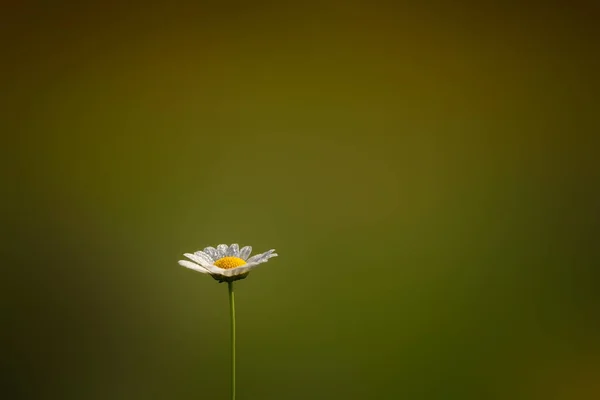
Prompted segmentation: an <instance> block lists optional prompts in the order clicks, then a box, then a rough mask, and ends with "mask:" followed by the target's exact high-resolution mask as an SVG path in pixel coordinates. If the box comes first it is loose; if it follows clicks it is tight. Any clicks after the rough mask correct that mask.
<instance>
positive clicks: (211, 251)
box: [204, 247, 219, 262]
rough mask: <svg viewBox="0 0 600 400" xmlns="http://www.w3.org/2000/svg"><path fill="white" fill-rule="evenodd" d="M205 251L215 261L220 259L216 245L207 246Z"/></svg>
mask: <svg viewBox="0 0 600 400" xmlns="http://www.w3.org/2000/svg"><path fill="white" fill-rule="evenodd" d="M204 252H205V253H206V254H208V255H209V256H210V258H212V260H213V262H214V261H217V260H218V259H219V252H218V251H217V249H215V248H214V247H205V248H204Z"/></svg>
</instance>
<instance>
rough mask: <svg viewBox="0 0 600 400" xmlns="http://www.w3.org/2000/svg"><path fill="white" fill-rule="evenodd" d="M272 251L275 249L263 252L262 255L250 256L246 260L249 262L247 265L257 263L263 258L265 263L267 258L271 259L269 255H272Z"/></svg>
mask: <svg viewBox="0 0 600 400" xmlns="http://www.w3.org/2000/svg"><path fill="white" fill-rule="evenodd" d="M274 251H275V249H271V250H269V251H265V252H264V253H261V254H256V255H254V256H252V257H250V258H249V259H248V262H249V263H251V262H255V261H259V260H262V259H263V258H264V259H265V261H266V260H268V259H269V258H271V257H272V255H271V254H272V253H273V252H274ZM261 262H264V261H261Z"/></svg>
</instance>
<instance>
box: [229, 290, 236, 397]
mask: <svg viewBox="0 0 600 400" xmlns="http://www.w3.org/2000/svg"><path fill="white" fill-rule="evenodd" d="M227 284H228V286H229V313H230V316H231V400H235V298H234V296H233V282H227Z"/></svg>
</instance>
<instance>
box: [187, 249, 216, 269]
mask: <svg viewBox="0 0 600 400" xmlns="http://www.w3.org/2000/svg"><path fill="white" fill-rule="evenodd" d="M184 256H186V257H187V258H189V259H190V260H192V261H193V262H195V263H196V264H200V265H202V266H203V267H206V266H207V265H211V264H212V260H210V257H209V256H207V255H206V254H205V253H202V252H201V251H197V252H196V253H195V254H190V253H185V254H184Z"/></svg>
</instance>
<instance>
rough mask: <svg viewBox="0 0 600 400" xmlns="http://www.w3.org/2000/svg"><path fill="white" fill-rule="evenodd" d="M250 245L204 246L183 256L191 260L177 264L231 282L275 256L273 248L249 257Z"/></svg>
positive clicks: (246, 274) (245, 275)
mask: <svg viewBox="0 0 600 400" xmlns="http://www.w3.org/2000/svg"><path fill="white" fill-rule="evenodd" d="M251 252H252V247H251V246H246V247H242V248H241V249H240V246H239V245H238V244H237V243H234V244H232V245H231V246H227V245H226V244H220V245H218V246H217V247H216V248H214V247H205V248H204V250H203V251H197V252H195V253H194V254H191V253H185V254H184V256H186V257H187V258H189V259H190V260H192V261H193V262H192V261H188V260H180V261H179V265H181V266H182V267H186V268H190V269H193V270H194V271H198V272H202V273H203V274H209V275H211V276H212V277H213V278H214V279H216V280H218V281H219V282H233V281H237V280H238V279H244V278H245V277H247V276H248V274H249V273H250V271H251V270H252V269H254V268H256V267H257V266H258V265H259V264H262V263H264V262H267V261H268V260H269V258H271V257H277V253H275V250H274V249H271V250H269V251H266V252H264V253H261V254H256V255H254V256H252V257H250V253H251Z"/></svg>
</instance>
